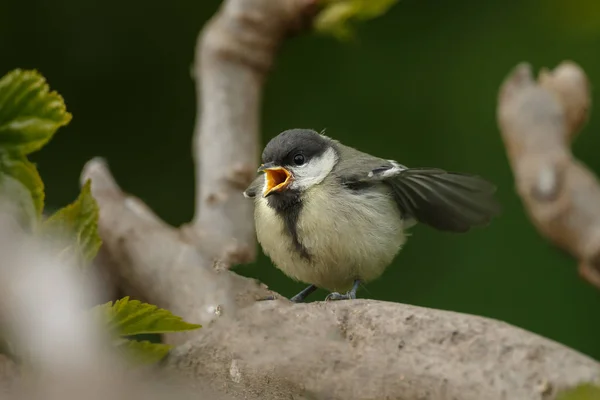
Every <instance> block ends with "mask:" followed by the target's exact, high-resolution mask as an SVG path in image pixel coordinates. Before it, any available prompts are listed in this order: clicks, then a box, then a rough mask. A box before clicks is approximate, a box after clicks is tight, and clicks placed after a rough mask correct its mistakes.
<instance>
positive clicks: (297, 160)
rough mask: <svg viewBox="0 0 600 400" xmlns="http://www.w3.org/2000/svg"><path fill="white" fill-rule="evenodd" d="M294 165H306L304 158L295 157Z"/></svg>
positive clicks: (300, 155)
mask: <svg viewBox="0 0 600 400" xmlns="http://www.w3.org/2000/svg"><path fill="white" fill-rule="evenodd" d="M294 164H296V165H302V164H304V156H303V155H302V154H296V155H295V156H294Z"/></svg>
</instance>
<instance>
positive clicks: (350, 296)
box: [325, 279, 360, 301]
mask: <svg viewBox="0 0 600 400" xmlns="http://www.w3.org/2000/svg"><path fill="white" fill-rule="evenodd" d="M359 286H360V279H356V280H355V281H354V285H352V289H350V291H349V292H347V293H344V294H341V293H339V292H332V293H329V294H328V295H327V297H325V301H335V300H354V299H356V291H357V290H358V287H359Z"/></svg>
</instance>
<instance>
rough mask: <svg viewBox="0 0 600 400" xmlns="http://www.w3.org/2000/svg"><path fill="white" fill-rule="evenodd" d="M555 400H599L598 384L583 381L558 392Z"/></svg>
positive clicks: (599, 387)
mask: <svg viewBox="0 0 600 400" xmlns="http://www.w3.org/2000/svg"><path fill="white" fill-rule="evenodd" d="M556 400H600V386H598V385H593V384H591V383H583V384H581V385H578V386H576V387H574V388H571V389H568V390H565V391H563V392H561V393H559V394H558V396H556Z"/></svg>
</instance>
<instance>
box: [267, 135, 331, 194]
mask: <svg viewBox="0 0 600 400" xmlns="http://www.w3.org/2000/svg"><path fill="white" fill-rule="evenodd" d="M337 159H338V156H337V152H336V150H335V148H334V142H333V141H332V140H331V139H329V138H328V137H326V136H324V135H321V134H319V133H317V132H315V131H313V130H309V129H290V130H287V131H283V132H282V133H280V134H279V135H277V136H275V137H274V138H273V139H271V141H270V142H269V143H268V144H267V146H266V147H265V149H264V151H263V154H262V165H261V166H260V168H258V171H259V172H264V173H265V185H264V188H263V196H264V197H267V196H271V195H274V194H278V193H284V192H286V191H289V190H292V191H295V192H303V191H305V190H306V189H308V188H310V187H312V186H314V185H316V184H319V183H321V182H322V181H323V179H325V178H326V177H327V175H329V173H330V172H331V170H332V169H333V167H334V166H335V164H336V163H337Z"/></svg>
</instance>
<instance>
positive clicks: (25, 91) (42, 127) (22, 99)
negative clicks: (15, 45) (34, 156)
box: [0, 69, 72, 154]
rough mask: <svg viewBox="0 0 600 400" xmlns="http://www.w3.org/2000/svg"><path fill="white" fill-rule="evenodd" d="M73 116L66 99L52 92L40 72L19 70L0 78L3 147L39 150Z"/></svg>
mask: <svg viewBox="0 0 600 400" xmlns="http://www.w3.org/2000/svg"><path fill="white" fill-rule="evenodd" d="M71 118H72V116H71V114H70V113H68V112H67V110H66V106H65V103H64V101H63V98H62V97H61V96H60V95H59V94H58V93H56V92H50V89H49V87H48V84H47V83H46V79H45V78H44V77H43V76H42V75H40V74H39V73H38V72H37V71H29V70H26V71H24V70H21V69H16V70H13V71H11V72H9V73H8V74H6V75H4V76H3V77H2V78H1V79H0V149H2V150H4V151H7V152H10V153H16V154H29V153H32V152H34V151H36V150H39V149H40V148H41V147H42V146H44V145H45V144H46V143H48V141H49V140H50V139H51V138H52V136H53V135H54V133H56V131H57V130H58V128H60V127H61V126H64V125H67V124H68V123H69V122H70V121H71Z"/></svg>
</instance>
